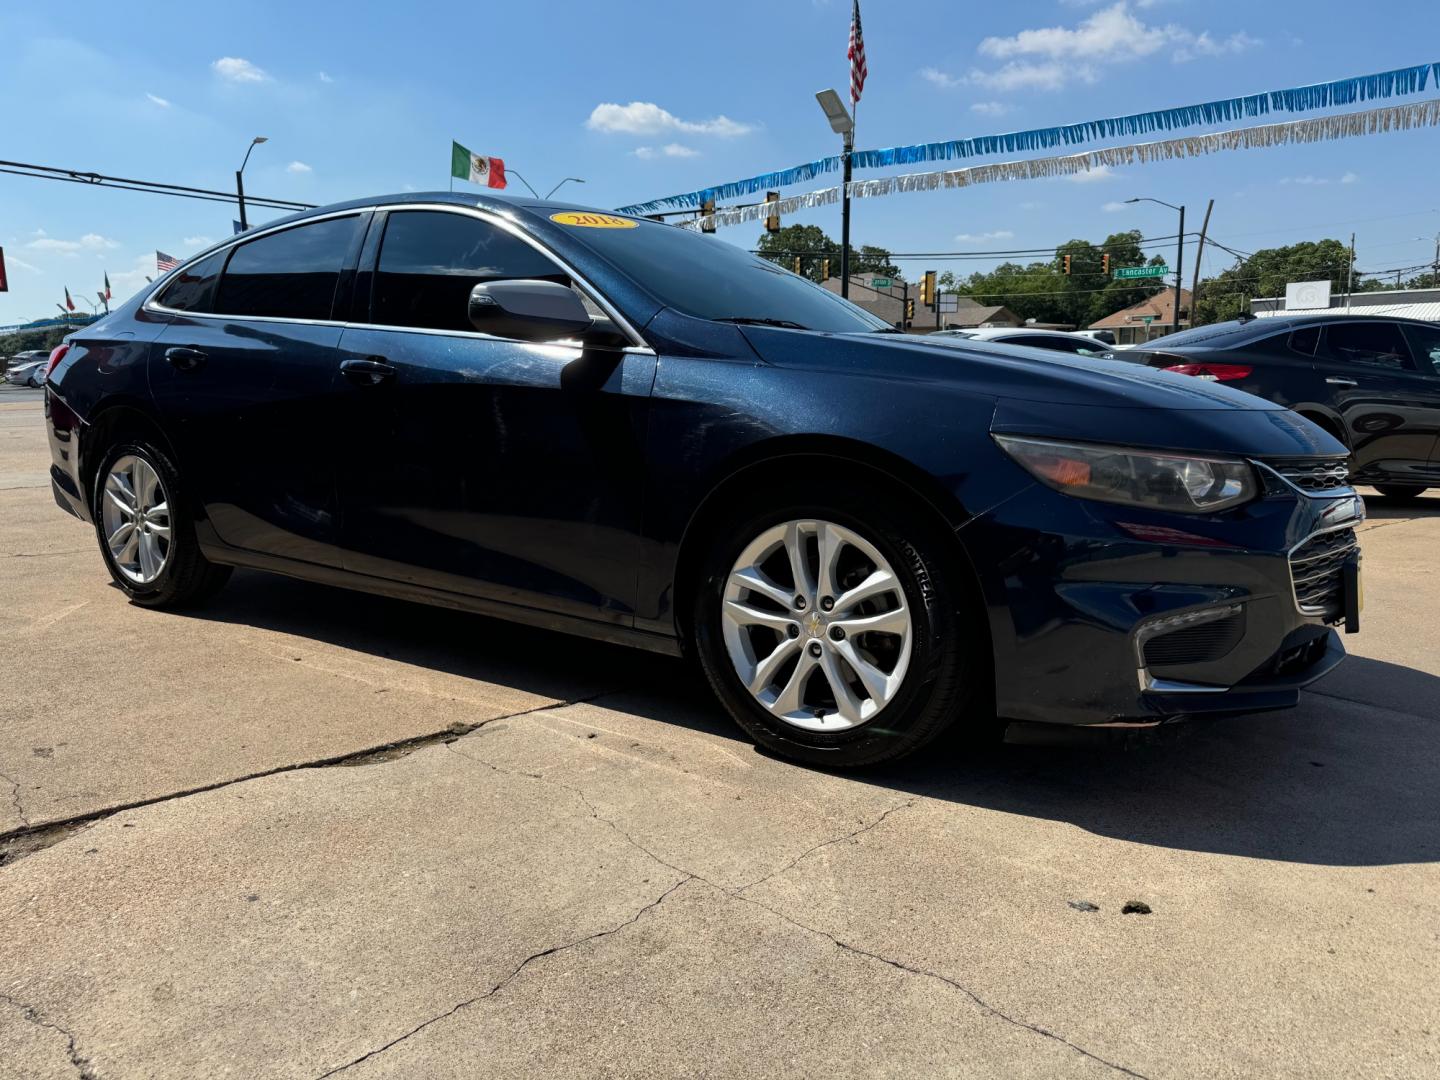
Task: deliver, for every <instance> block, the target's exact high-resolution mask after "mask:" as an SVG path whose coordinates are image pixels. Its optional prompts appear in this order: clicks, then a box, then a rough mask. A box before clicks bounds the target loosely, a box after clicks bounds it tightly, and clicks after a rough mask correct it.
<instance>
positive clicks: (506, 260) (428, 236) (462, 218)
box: [370, 210, 598, 332]
mask: <svg viewBox="0 0 1440 1080" xmlns="http://www.w3.org/2000/svg"><path fill="white" fill-rule="evenodd" d="M518 278H540V279H543V280H547V281H556V282H559V283H561V284H564V285H569V284H570V279H569V276H568V275H567V274H566V273H565V272H564V271H563V270H561V268H560V267H559V266H558V265H557V264H556V263H555V262H554V261H553V260H551V259H550V258H549V257H548V256H546V255H545V254H544V253H543V252H540V251H538V250H536V249H535V248H534V247H533V246H531V245H530V244H527V243H526V242H525V241H524V240H521V239H520V238H519V237H517V236H515V235H514V234H513V233H510V232H508V231H506V230H505V229H502V228H500V227H499V226H496V225H492V224H491V223H490V222H488V221H482V220H480V219H479V218H475V217H471V216H469V215H468V214H451V213H446V212H444V211H439V210H400V211H396V212H393V213H391V214H390V217H389V220H388V221H387V222H386V225H385V238H384V240H383V241H382V242H381V244H380V260H379V263H378V265H377V266H376V271H375V284H374V294H373V295H374V300H373V304H372V310H371V315H370V321H371V322H372V323H374V324H376V325H379V326H413V327H420V328H423V329H426V330H463V331H471V332H473V331H474V329H475V328H474V326H472V325H471V323H470V315H469V300H470V290H471V289H473V288H474V287H475V286H476V285H478V284H480V283H481V282H486V281H501V280H506V279H518ZM597 310H598V309H597Z"/></svg>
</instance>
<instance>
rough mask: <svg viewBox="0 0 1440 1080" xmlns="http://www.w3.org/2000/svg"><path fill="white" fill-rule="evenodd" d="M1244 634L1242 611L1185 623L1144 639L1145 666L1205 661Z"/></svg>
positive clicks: (1225, 650)
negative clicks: (1208, 619) (1190, 623)
mask: <svg viewBox="0 0 1440 1080" xmlns="http://www.w3.org/2000/svg"><path fill="white" fill-rule="evenodd" d="M1244 636H1245V611H1244V609H1243V608H1241V609H1239V610H1237V611H1236V612H1235V613H1234V614H1233V615H1227V616H1225V617H1224V618H1223V619H1212V620H1211V621H1210V622H1202V623H1197V624H1195V625H1193V626H1184V627H1181V628H1180V629H1179V630H1171V631H1170V632H1169V633H1168V634H1160V635H1158V636H1156V637H1153V638H1151V639H1150V640H1149V641H1147V642H1145V666H1146V667H1163V666H1165V665H1167V664H1170V665H1174V664H1208V663H1211V662H1212V661H1215V660H1219V659H1220V658H1221V657H1223V656H1225V655H1226V654H1227V653H1229V652H1230V650H1231V649H1233V648H1235V646H1236V645H1238V644H1240V639H1241V638H1243V637H1244Z"/></svg>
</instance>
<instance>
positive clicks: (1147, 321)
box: [1140, 315, 1155, 326]
mask: <svg viewBox="0 0 1440 1080" xmlns="http://www.w3.org/2000/svg"><path fill="white" fill-rule="evenodd" d="M1140 321H1141V322H1143V323H1144V324H1145V325H1146V326H1149V325H1150V324H1151V323H1152V322H1154V321H1155V316H1154V315H1141V316H1140Z"/></svg>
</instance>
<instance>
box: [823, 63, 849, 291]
mask: <svg viewBox="0 0 1440 1080" xmlns="http://www.w3.org/2000/svg"><path fill="white" fill-rule="evenodd" d="M815 100H816V101H818V102H819V103H820V108H821V109H823V110H824V111H825V118H826V119H827V120H829V121H830V130H831V131H833V132H835V134H837V135H839V136H841V137H842V138H843V140H844V143H843V146H844V173H843V175H844V180H843V181H842V184H843V186H842V187H841V188H840V295H841V296H843V297H844V298H845V299H847V300H848V299H850V169H851V161H850V159H851V157H852V156H853V155H854V151H855V118H854V117H852V116H851V115H850V113H849V112H848V111H847V110H846V108H845V103H844V102H842V101H841V100H840V95H839V94H838V93H836V92H835V91H834V90H821V91H820V92H819V93H818V94H816V95H815Z"/></svg>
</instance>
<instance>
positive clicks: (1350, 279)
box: [1345, 232, 1355, 312]
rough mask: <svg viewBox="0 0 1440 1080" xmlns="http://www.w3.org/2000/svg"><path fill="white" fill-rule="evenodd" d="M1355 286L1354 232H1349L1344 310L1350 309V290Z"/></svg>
mask: <svg viewBox="0 0 1440 1080" xmlns="http://www.w3.org/2000/svg"><path fill="white" fill-rule="evenodd" d="M1354 287H1355V234H1354V233H1353V232H1352V233H1351V234H1350V266H1349V268H1348V269H1347V270H1346V271H1345V310H1346V311H1347V312H1348V311H1349V310H1350V291H1351V290H1352V289H1353V288H1354Z"/></svg>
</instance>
